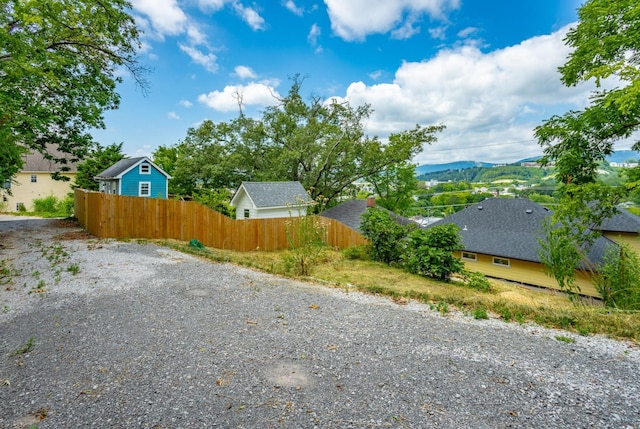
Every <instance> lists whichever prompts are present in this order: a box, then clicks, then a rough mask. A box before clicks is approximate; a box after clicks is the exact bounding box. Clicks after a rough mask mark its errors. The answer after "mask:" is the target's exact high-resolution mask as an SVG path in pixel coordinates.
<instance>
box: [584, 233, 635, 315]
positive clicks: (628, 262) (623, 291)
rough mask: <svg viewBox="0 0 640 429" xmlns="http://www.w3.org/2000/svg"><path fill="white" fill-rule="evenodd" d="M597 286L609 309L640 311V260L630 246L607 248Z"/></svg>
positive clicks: (597, 276) (596, 279)
mask: <svg viewBox="0 0 640 429" xmlns="http://www.w3.org/2000/svg"><path fill="white" fill-rule="evenodd" d="M595 285H596V290H597V291H598V292H599V293H600V295H601V296H602V300H603V301H604V304H605V305H606V306H607V307H614V308H619V309H622V310H640V260H639V259H638V255H637V254H636V253H635V252H634V251H633V250H632V249H631V247H629V245H628V244H626V243H623V244H621V245H620V246H619V247H618V246H609V247H608V248H607V250H606V251H605V256H604V262H603V264H602V266H601V267H600V271H599V272H598V274H597V275H596V276H595Z"/></svg>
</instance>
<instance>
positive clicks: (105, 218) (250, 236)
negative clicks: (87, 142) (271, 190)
mask: <svg viewBox="0 0 640 429" xmlns="http://www.w3.org/2000/svg"><path fill="white" fill-rule="evenodd" d="M74 210H75V216H76V217H77V218H78V221H79V222H80V224H81V225H82V226H83V227H84V228H86V229H87V231H89V232H90V233H91V234H93V235H95V236H96V237H98V238H172V239H176V240H180V241H189V240H192V239H196V240H199V241H200V242H201V243H202V244H204V245H205V246H208V247H213V248H217V249H228V250H237V251H241V252H247V251H250V250H256V249H259V250H266V251H273V250H281V249H286V248H287V247H288V242H287V224H291V222H296V218H275V219H245V220H235V219H231V218H229V217H227V216H225V215H223V214H221V213H218V212H216V211H215V210H211V209H210V208H208V207H205V206H203V205H201V204H199V203H196V202H193V201H176V200H162V199H157V198H143V197H127V196H121V195H112V194H105V193H100V192H89V191H84V190H80V189H77V190H76V191H75V202H74ZM317 220H318V221H319V222H322V223H323V224H324V225H325V228H326V231H327V243H328V244H329V245H330V246H332V247H338V248H341V249H343V248H346V247H349V246H356V245H360V244H365V243H366V242H367V241H366V239H365V238H364V236H363V235H362V234H360V233H358V232H357V231H354V230H353V229H351V228H349V227H347V226H346V225H344V224H342V223H340V222H338V221H337V220H334V219H328V218H324V217H317ZM293 230H294V231H295V228H293Z"/></svg>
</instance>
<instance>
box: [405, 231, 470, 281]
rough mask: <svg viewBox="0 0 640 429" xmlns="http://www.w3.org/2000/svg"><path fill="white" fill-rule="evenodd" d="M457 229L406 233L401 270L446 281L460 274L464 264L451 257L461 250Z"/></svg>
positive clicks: (460, 240)
mask: <svg viewBox="0 0 640 429" xmlns="http://www.w3.org/2000/svg"><path fill="white" fill-rule="evenodd" d="M459 231H460V230H459V228H458V226H457V225H454V224H445V225H438V226H434V227H432V228H429V229H426V230H425V229H416V230H414V231H411V232H410V233H409V242H408V245H407V249H406V251H405V256H404V258H403V260H404V267H405V269H406V270H407V271H409V272H411V273H414V274H420V275H423V276H427V277H433V278H435V279H438V280H443V281H448V280H449V279H450V278H451V274H453V273H459V272H461V271H462V269H463V267H464V264H463V263H462V261H461V260H460V259H458V258H456V257H455V256H454V254H453V252H455V251H456V250H460V249H461V248H462V238H461V237H460V232H459Z"/></svg>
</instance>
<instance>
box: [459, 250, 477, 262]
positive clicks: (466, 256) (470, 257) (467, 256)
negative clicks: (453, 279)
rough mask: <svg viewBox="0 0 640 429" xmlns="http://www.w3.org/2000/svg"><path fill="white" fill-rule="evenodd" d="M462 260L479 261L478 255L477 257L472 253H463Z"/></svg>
mask: <svg viewBox="0 0 640 429" xmlns="http://www.w3.org/2000/svg"><path fill="white" fill-rule="evenodd" d="M462 259H464V260H465V261H473V262H477V261H478V255H476V254H475V253H471V252H462Z"/></svg>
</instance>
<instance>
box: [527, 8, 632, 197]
mask: <svg viewBox="0 0 640 429" xmlns="http://www.w3.org/2000/svg"><path fill="white" fill-rule="evenodd" d="M578 17H579V23H578V25H577V26H576V27H575V28H573V29H571V30H570V31H569V33H568V34H567V37H566V39H565V42H566V43H567V44H568V45H569V46H571V47H572V48H574V51H573V52H572V53H571V54H570V56H569V59H568V61H567V63H566V64H565V65H564V66H562V67H560V72H561V74H562V81H563V82H564V83H565V85H567V86H575V85H577V84H579V83H581V82H586V81H589V80H592V79H593V80H594V81H595V83H596V85H597V87H598V90H597V91H596V92H594V94H593V95H592V98H591V104H590V105H589V106H588V107H587V108H586V109H584V110H582V111H571V112H568V113H566V114H564V115H562V116H553V117H552V118H550V119H549V120H547V121H546V122H545V123H544V124H543V125H541V126H539V127H538V128H536V137H537V138H538V140H539V142H540V144H541V145H542V146H543V147H544V158H543V162H546V163H550V162H552V161H555V162H556V168H557V171H558V175H559V179H560V180H561V181H562V182H563V183H573V184H578V185H579V184H582V183H588V182H593V181H594V180H595V177H596V175H597V167H598V164H599V162H600V161H603V160H604V158H605V157H606V156H607V155H609V154H611V152H612V151H613V144H614V143H615V142H616V141H618V140H620V139H624V138H628V137H630V136H631V135H632V134H633V132H634V131H636V130H638V128H640V3H639V2H638V1H637V0H616V1H611V0H587V1H586V2H585V3H584V5H583V6H582V7H581V8H580V9H579V10H578ZM608 78H611V79H613V80H615V81H616V82H617V83H618V86H617V87H615V88H613V89H601V88H602V87H601V84H602V81H603V80H604V79H608ZM633 149H634V150H638V149H640V142H636V143H635V144H634V146H633Z"/></svg>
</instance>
